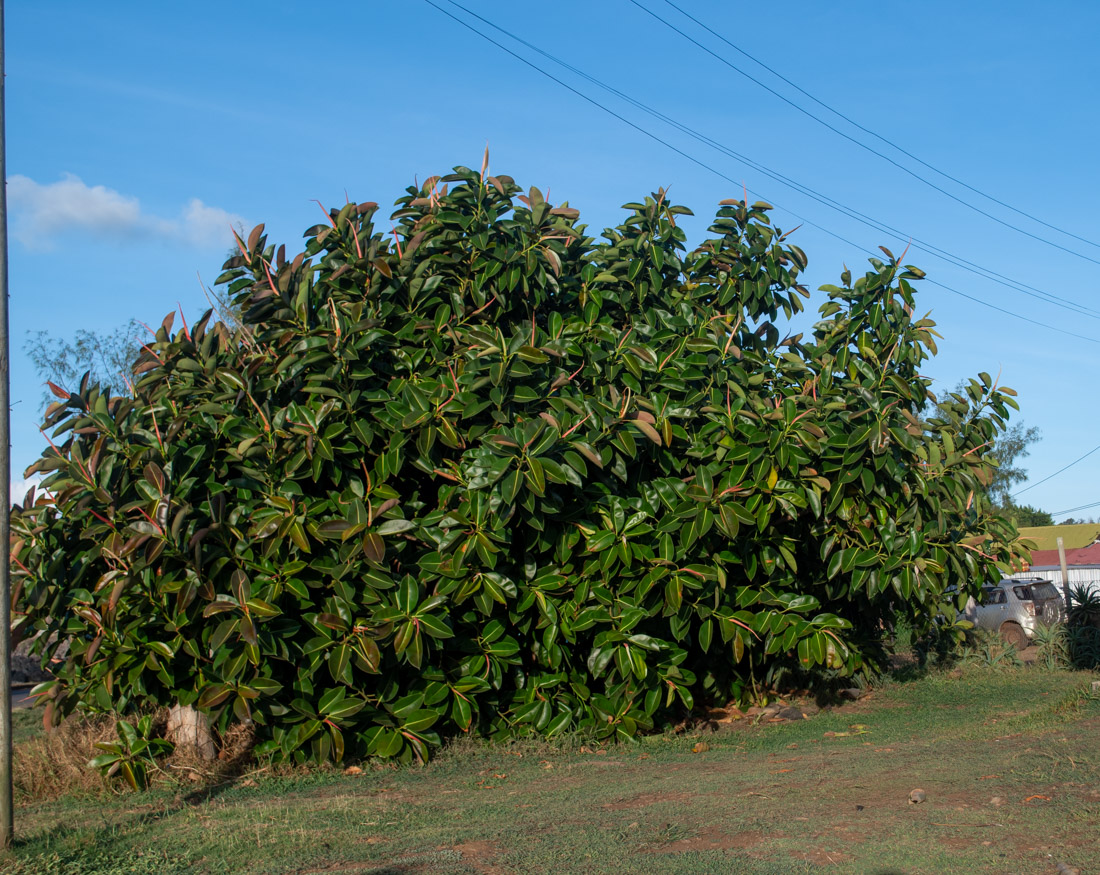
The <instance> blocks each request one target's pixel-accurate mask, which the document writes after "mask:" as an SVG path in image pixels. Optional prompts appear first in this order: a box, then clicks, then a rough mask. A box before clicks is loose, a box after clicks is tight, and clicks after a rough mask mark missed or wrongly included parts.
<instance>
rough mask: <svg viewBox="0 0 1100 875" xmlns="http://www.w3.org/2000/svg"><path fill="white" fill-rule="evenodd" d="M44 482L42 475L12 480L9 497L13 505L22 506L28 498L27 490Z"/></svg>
mask: <svg viewBox="0 0 1100 875" xmlns="http://www.w3.org/2000/svg"><path fill="white" fill-rule="evenodd" d="M41 482H42V475H41V474H31V476H30V477H23V478H20V479H16V478H12V481H11V490H10V493H9V497H10V499H11V501H10V503H11V504H22V503H23V499H24V498H26V497H27V490H28V489H30V488H31V487H32V486H37V485H38V484H39V483H41Z"/></svg>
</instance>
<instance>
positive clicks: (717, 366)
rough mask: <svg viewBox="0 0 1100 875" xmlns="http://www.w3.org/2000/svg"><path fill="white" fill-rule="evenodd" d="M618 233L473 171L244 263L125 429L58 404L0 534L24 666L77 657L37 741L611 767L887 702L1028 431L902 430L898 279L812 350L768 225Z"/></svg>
mask: <svg viewBox="0 0 1100 875" xmlns="http://www.w3.org/2000/svg"><path fill="white" fill-rule="evenodd" d="M625 209H626V211H627V215H626V218H625V220H624V222H623V223H622V224H620V225H619V226H618V227H616V228H609V229H606V230H605V231H604V232H603V235H602V239H597V238H594V237H592V236H590V235H589V233H588V229H587V227H586V226H585V225H583V224H581V223H580V222H579V215H578V213H577V211H576V210H575V209H572V208H571V207H569V206H568V205H567V204H561V205H554V204H551V203H549V202H548V201H547V200H546V198H545V197H544V195H543V194H542V193H541V192H540V191H539V190H538V189H536V188H531V189H529V190H528V191H526V192H522V191H521V189H520V187H519V186H518V185H516V183H515V182H514V181H513V180H512V179H511V178H510V177H507V176H492V175H489V174H488V173H487V171H486V170H485V169H484V168H483V170H482V171H481V172H480V173H479V172H475V171H473V170H470V169H468V168H462V167H460V168H456V169H455V171H454V173H453V174H451V175H449V176H447V177H445V178H444V179H438V178H432V179H430V180H428V181H426V182H425V183H424V185H422V186H416V187H411V188H410V189H409V190H408V191H407V192H406V194H405V196H404V197H402V198H401V199H400V201H399V204H398V209H397V212H396V213H395V214H394V215H393V220H394V221H395V222H396V226H395V227H392V228H391V225H390V223H389V222H388V221H386V222H383V223H381V226H380V227H379V226H376V224H375V218H376V214H377V212H378V205H377V204H375V203H370V202H368V203H360V204H347V205H346V206H344V207H342V208H340V209H338V210H332V211H331V212H329V213H327V215H326V217H325V221H324V222H323V223H322V224H319V225H317V226H315V227H313V228H311V229H309V231H308V232H307V235H306V236H307V241H306V246H305V251H304V252H302V253H299V254H298V255H297V256H291V257H289V258H288V257H287V255H286V251H285V248H284V247H276V246H274V245H273V244H269V243H268V241H267V237H266V236H265V234H264V228H263V226H259V227H257V228H255V229H254V230H253V231H252V233H251V234H249V235H248V237H247V239H240V240H239V254H237V255H236V256H234V257H233V258H231V259H230V260H229V261H228V262H227V263H226V265H225V272H224V273H223V275H222V276H221V277H220V278H219V283H220V284H224V285H226V286H227V294H228V295H229V296H230V297H231V298H232V301H233V303H234V305H235V306H238V307H239V308H240V309H241V310H242V311H243V320H244V326H243V327H241V328H240V329H238V330H233V329H231V328H229V327H227V326H226V325H224V324H221V323H217V322H214V321H212V319H211V316H210V314H207V315H206V316H204V317H203V318H202V319H200V320H198V322H197V323H196V324H193V325H186V324H185V325H183V326H182V327H181V328H180V329H179V330H173V319H172V318H168V319H166V320H165V321H164V323H163V324H162V325H161V327H160V328H159V330H158V331H157V332H156V337H155V338H152V339H150V340H149V342H148V343H147V345H146V346H145V347H144V349H143V351H142V353H141V355H140V357H139V359H138V360H137V362H136V363H135V367H134V369H133V370H134V373H135V375H136V382H135V384H134V392H133V394H132V396H129V397H117V396H109V395H108V394H107V393H105V392H104V391H103V390H102V389H101V387H99V386H97V385H95V384H93V383H92V381H91V380H89V379H84V380H81V381H80V382H79V384H78V385H77V386H74V387H71V388H70V389H65V388H62V387H55V394H57V396H58V400H57V401H56V403H55V404H53V405H52V406H51V407H50V408H49V409H48V410H47V413H46V423H45V427H46V431H47V433H48V434H49V435H50V440H51V441H53V445H52V446H51V447H50V448H49V449H47V450H46V451H45V452H44V454H43V457H42V459H41V460H40V461H39V462H38V463H37V464H36V465H35V466H33V470H35V471H40V472H42V473H44V474H46V475H47V478H46V480H45V482H44V486H45V487H46V488H47V489H48V490H49V491H50V494H49V495H39V496H37V497H34V496H32V500H31V501H30V502H28V506H26V507H23V508H21V509H20V510H19V511H18V512H17V513H16V514H15V515H14V517H13V522H12V529H13V548H12V552H13V556H14V559H13V569H12V574H13V580H14V590H15V592H14V597H15V605H16V610H17V612H18V619H17V622H16V632H17V633H18V634H26V635H30V634H37V635H38V638H37V639H36V647H37V648H38V650H39V652H40V653H41V654H42V656H43V658H44V659H48V658H49V657H50V656H51V655H53V654H54V653H55V652H56V648H57V647H59V646H61V645H62V644H67V645H69V650H68V652H67V655H66V656H65V658H64V661H63V663H62V664H61V665H60V667H59V668H58V670H57V680H56V681H54V682H52V683H51V684H50V685H48V686H47V687H46V688H45V691H46V692H47V694H48V698H49V704H48V705H47V707H48V708H49V709H50V711H49V716H50V718H51V719H55V720H56V719H60V718H61V716H62V715H63V714H65V713H68V712H69V711H71V710H73V709H74V708H76V707H78V706H79V707H82V708H84V709H92V710H94V709H98V710H103V711H109V710H114V711H117V712H119V713H127V712H128V711H129V710H130V709H134V708H147V707H154V706H170V705H174V704H177V703H178V704H181V705H193V706H194V707H196V708H197V709H199V710H200V711H202V712H204V713H206V714H207V715H209V718H210V721H211V724H212V727H213V729H214V730H215V731H217V732H222V733H223V732H224V731H225V730H226V729H227V727H228V726H229V724H230V723H234V722H240V723H249V724H250V725H253V726H254V727H255V729H256V736H257V739H258V741H259V745H258V749H257V752H258V753H259V754H260V755H263V754H265V753H269V754H272V755H274V756H277V757H281V758H286V759H291V760H296V761H300V760H304V759H306V758H310V757H312V758H314V759H317V760H326V759H335V760H340V759H342V758H344V757H345V756H346V755H350V756H356V757H362V756H377V757H392V758H396V759H399V760H403V761H409V760H412V759H420V760H423V759H425V758H426V757H427V756H428V755H429V752H430V750H431V748H433V747H435V746H437V745H438V744H439V743H440V740H441V737H442V736H454V735H461V734H466V733H476V734H483V735H488V736H491V737H494V738H511V737H521V736H525V735H533V734H537V735H543V736H560V735H563V734H566V733H572V732H582V733H591V734H593V735H595V736H597V737H598V738H601V739H613V738H630V737H633V736H635V735H636V734H638V733H640V732H648V731H650V730H652V729H654V728H655V727H660V726H663V725H668V724H669V723H670V722H672V721H674V720H676V719H678V716H679V715H680V714H681V713H682V712H683V711H684V710H685V709H687V710H690V709H691V708H692V707H693V706H694V705H695V703H696V702H698V703H699V704H705V703H707V702H711V701H721V702H725V701H728V700H729V699H730V698H739V699H742V698H746V697H748V696H749V695H751V691H752V690H753V689H754V688H756V689H761V690H771V689H774V688H775V687H776V686H777V685H778V684H779V683H780V682H781V680H782V679H783V678H785V677H787V678H789V677H798V678H799V679H802V678H805V677H810V678H811V680H812V678H813V677H814V676H816V677H819V678H820V677H823V676H825V675H826V674H828V673H832V674H836V673H841V674H844V675H846V676H853V675H859V674H860V673H862V672H864V671H868V670H870V671H875V670H877V669H878V668H879V667H881V666H882V665H883V663H884V658H885V655H886V648H885V645H884V641H883V633H882V630H883V629H885V628H887V627H888V626H889V624H891V623H893V622H895V621H896V620H897V619H898V618H905V619H906V620H907V621H908V622H910V623H912V624H913V625H914V626H915V627H917V628H920V629H925V628H926V627H927V626H928V625H929V624H930V623H931V621H932V619H931V618H933V617H936V616H938V615H940V614H941V613H945V612H946V613H947V614H948V616H951V617H953V616H954V614H955V611H956V608H957V607H959V606H960V605H961V602H960V601H959V599H963V600H965V597H966V595H967V594H969V593H972V592H973V591H975V590H976V589H977V588H978V587H979V586H980V585H981V583H982V582H983V581H986V580H996V579H999V577H1000V576H1001V574H1002V572H1003V570H1005V569H1007V568H1008V564H1009V563H1010V562H1011V561H1012V559H1013V558H1014V557H1015V556H1016V555H1017V554H1018V552H1019V547H1018V545H1017V544H1016V542H1015V537H1016V533H1015V530H1014V528H1013V527H1012V526H1011V524H1010V523H1009V522H1008V521H1007V520H1005V519H1004V518H1003V517H1001V516H999V515H998V514H997V513H995V512H994V511H993V510H992V509H991V508H990V506H989V503H988V500H987V499H986V497H985V493H984V489H985V487H986V486H988V484H989V482H990V481H991V478H992V476H993V471H994V464H993V462H992V461H990V459H989V458H988V455H989V449H990V447H991V446H992V445H993V444H994V443H995V441H996V439H997V436H998V434H1000V433H1001V432H1002V431H1003V429H1004V428H1005V426H1006V423H1007V419H1008V416H1009V413H1010V410H1011V409H1012V408H1015V406H1016V405H1015V402H1014V400H1013V399H1012V397H1011V396H1012V395H1013V394H1014V393H1013V392H1012V391H1011V390H1010V389H1007V388H1004V387H999V386H997V385H996V384H995V383H994V381H993V380H992V378H990V376H989V375H988V374H980V375H979V377H978V378H977V379H974V380H971V381H969V382H968V384H967V385H966V386H964V387H963V389H962V390H961V391H960V392H958V393H954V394H953V395H951V396H950V397H949V398H947V399H946V400H944V401H942V402H941V403H940V405H939V406H938V408H937V409H936V410H935V412H934V415H931V416H929V417H928V418H921V416H920V411H922V410H923V409H924V406H925V401H926V399H927V397H928V393H929V383H930V381H929V379H928V378H926V377H924V376H922V373H921V372H922V370H924V367H923V363H924V362H925V361H926V359H927V358H928V357H929V356H930V355H932V354H934V352H935V337H936V334H935V331H934V323H933V322H932V320H931V319H928V318H926V317H922V316H921V315H920V314H919V313H918V312H917V309H916V307H917V304H916V292H915V290H914V287H913V283H915V282H916V281H917V280H919V279H920V278H921V277H922V276H923V274H922V272H921V271H920V270H918V269H917V268H915V267H911V266H908V265H905V264H903V263H902V262H901V260H900V259H898V258H896V257H895V256H894V255H893V254H891V253H890V252H888V251H884V258H883V259H878V258H875V259H871V261H870V268H869V270H868V271H867V272H866V273H865V274H864V275H862V276H858V275H856V276H853V274H852V273H851V272H850V271H848V270H845V271H844V272H843V273H842V274H841V278H840V284H839V285H829V286H824V287H823V292H824V300H823V302H822V304H821V306H820V308H819V319H818V321H817V322H816V323H815V324H814V325H813V327H812V329H811V330H810V331H809V332H808V333H801V332H799V331H796V330H794V329H792V328H790V326H787V325H784V324H783V323H784V322H785V321H786V320H789V319H791V318H792V317H794V315H795V314H797V313H798V312H799V311H800V310H801V309H802V307H803V301H804V299H805V298H806V297H808V296H809V291H808V290H807V289H806V288H805V287H804V286H803V285H802V278H801V277H802V272H803V271H804V270H805V268H806V263H807V260H806V255H805V253H803V252H802V250H801V249H799V248H798V247H797V246H795V245H793V244H791V243H790V242H789V241H788V239H787V238H788V236H789V235H788V234H785V233H783V232H782V231H780V230H779V229H777V228H774V227H773V226H772V224H771V219H770V217H769V213H770V210H771V207H770V206H769V205H768V204H763V203H756V204H749V203H746V202H743V201H736V200H731V201H723V202H721V204H720V206H719V209H718V213H717V216H716V217H715V220H714V223H713V224H712V225H711V226H710V229H709V233H710V238H709V239H707V240H705V241H704V242H703V243H702V244H701V245H699V246H697V247H695V248H694V249H689V248H688V247H687V246H686V244H685V240H686V238H685V234H684V231H683V229H682V228H681V227H680V225H679V224H678V219H679V217H681V216H682V215H684V214H686V213H688V212H689V211H688V210H687V209H686V208H684V207H680V206H676V205H675V204H672V203H671V202H670V201H669V200H668V198H667V196H666V193H665V192H664V191H658V192H656V193H655V194H654V195H653V196H651V197H647V198H645V199H644V200H642V201H639V202H637V203H631V204H627V205H626V207H625ZM952 585H954V586H956V587H957V590H956V591H952V590H950V589H949V587H950V586H952Z"/></svg>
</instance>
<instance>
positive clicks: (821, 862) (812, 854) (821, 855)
mask: <svg viewBox="0 0 1100 875" xmlns="http://www.w3.org/2000/svg"><path fill="white" fill-rule="evenodd" d="M791 856H792V857H794V858H795V859H796V860H805V861H806V862H807V863H813V864H814V865H815V866H835V865H837V864H838V863H848V862H850V861H851V859H852V857H851V855H849V854H844V853H841V852H840V851H826V850H825V849H824V848H814V849H813V850H809V851H794V852H792V853H791Z"/></svg>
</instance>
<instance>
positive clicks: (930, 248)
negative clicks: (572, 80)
mask: <svg viewBox="0 0 1100 875" xmlns="http://www.w3.org/2000/svg"><path fill="white" fill-rule="evenodd" d="M446 2H447V3H449V4H450V5H451V6H454V7H455V8H456V9H460V10H462V11H463V12H465V13H466V14H467V15H469V16H470V17H472V18H476V19H477V20H478V21H481V22H482V23H483V24H486V25H488V26H489V27H491V28H493V29H494V30H496V31H497V32H498V33H501V34H503V35H504V36H506V37H508V38H509V39H512V40H514V41H515V42H518V43H520V44H521V45H523V46H526V47H527V48H529V49H531V50H532V51H534V52H536V53H538V54H540V55H542V56H543V57H544V58H546V59H548V60H550V61H552V62H553V63H555V64H557V65H558V66H559V67H562V68H564V69H566V70H568V71H569V72H571V73H573V74H575V75H577V76H580V77H581V78H582V79H585V80H587V81H589V82H591V83H592V84H594V85H596V86H598V87H599V88H602V89H603V90H604V91H607V92H608V93H610V94H614V95H615V96H616V97H618V98H620V99H622V100H625V101H626V102H628V103H630V104H631V105H633V106H635V107H637V108H638V109H640V110H642V111H643V112H645V113H647V114H648V115H650V116H652V117H654V118H656V119H659V120H660V121H663V122H664V123H665V124H668V125H670V126H671V127H674V128H676V129H677V130H679V131H680V132H681V133H684V134H687V135H688V136H689V137H692V138H693V139H695V140H698V141H699V142H701V143H704V144H706V145H708V146H710V147H711V148H713V149H715V150H717V151H719V152H722V153H723V154H725V155H727V156H729V157H731V158H733V159H735V160H737V161H739V162H741V163H742V164H745V165H747V166H748V167H751V168H752V169H754V170H756V171H757V172H759V173H763V174H764V175H765V176H767V177H769V178H771V179H773V180H775V181H776V182H778V183H779V184H780V185H783V186H785V187H787V188H790V189H793V190H794V191H797V192H798V193H799V194H802V195H804V196H806V197H809V198H810V199H811V200H815V201H817V202H818V203H821V204H823V205H824V206H827V207H829V208H830V209H832V210H835V211H837V212H839V213H841V214H842V215H844V216H847V217H848V218H851V219H855V220H856V221H857V222H860V223H861V224H863V225H866V226H867V227H869V228H872V229H874V230H876V231H879V232H881V233H887V234H893V235H895V236H896V237H897V238H898V239H899V240H901V241H903V242H904V241H906V240H908V241H910V242H912V243H915V244H916V248H917V249H921V250H923V251H925V252H927V253H928V254H929V255H932V256H933V257H935V258H939V259H941V260H942V261H946V262H947V263H948V264H950V265H952V266H954V267H958V268H961V269H962V270H965V271H968V272H970V273H973V274H975V275H976V276H980V277H982V278H983V279H988V280H990V281H991V282H994V283H997V284H998V285H1002V286H1005V287H1006V288H1009V289H1012V290H1013V291H1016V292H1019V293H1020V294H1023V295H1027V296H1028V297H1032V298H1036V299H1037V300H1040V301H1043V302H1044V303H1048V304H1053V305H1054V306H1056V307H1061V308H1063V309H1066V310H1069V311H1070V312H1073V313H1076V314H1078V315H1083V316H1088V317H1089V318H1092V319H1100V311H1098V310H1095V309H1092V308H1090V307H1086V306H1085V305H1083V304H1080V303H1078V302H1076V301H1072V300H1069V299H1067V298H1063V297H1060V296H1058V295H1055V294H1053V293H1052V292H1048V291H1045V290H1043V289H1040V288H1036V287H1035V286H1031V285H1028V284H1027V283H1024V282H1021V281H1019V280H1015V279H1012V278H1011V277H1008V276H1005V275H1004V274H1001V273H998V272H997V271H995V270H992V269H991V268H987V267H983V266H982V265H980V264H976V263H975V262H973V261H969V260H968V259H966V258H963V257H962V256H960V255H955V254H953V253H951V252H948V251H947V250H944V249H941V248H940V247H938V246H935V245H933V244H931V243H929V242H927V241H925V240H922V239H920V238H919V237H914V236H912V235H911V234H906V233H905V232H904V231H900V230H898V229H897V228H894V227H891V226H890V225H888V224H886V223H885V222H883V221H881V220H879V219H875V218H873V217H871V216H868V215H866V214H865V213H861V212H860V211H859V210H856V209H854V208H853V207H849V206H846V205H845V204H843V203H840V202H839V201H837V200H835V199H833V198H831V197H829V196H828V195H825V194H822V193H821V192H819V191H815V190H814V189H812V188H810V187H809V186H807V185H804V184H802V183H800V182H798V181H796V180H794V179H791V178H790V177H788V176H785V175H784V174H782V173H780V172H779V171H776V170H772V169H771V168H769V167H767V166H766V165H763V164H760V163H758V162H757V161H754V160H753V159H751V158H749V157H747V156H746V155H742V154H741V153H740V152H737V151H735V150H733V149H731V148H730V147H728V146H726V145H725V144H723V143H721V142H719V141H717V140H715V139H713V138H712V137H709V136H707V135H706V134H703V133H700V132H699V131H696V130H694V129H693V128H691V127H689V126H687V125H685V124H683V123H682V122H679V121H677V120H676V119H674V118H672V117H670V116H668V115H666V114H664V113H663V112H661V111H659V110H656V109H654V108H653V107H651V106H648V105H647V104H645V103H643V102H642V101H640V100H638V99H637V98H635V97H632V96H631V95H629V94H627V93H625V92H623V91H621V90H619V89H618V88H616V87H615V86H613V85H609V84H608V83H606V82H604V81H602V80H600V79H598V78H596V77H595V76H592V75H590V74H588V73H586V72H585V71H584V70H581V69H580V68H578V67H575V66H573V65H572V64H570V63H569V62H568V61H564V60H562V59H561V58H559V57H557V56H556V55H554V54H552V53H550V52H548V51H546V50H544V49H542V48H540V47H539V46H537V45H535V44H534V43H531V42H529V41H527V40H526V39H524V38H523V37H521V36H519V35H517V34H515V33H513V32H511V31H509V30H507V29H506V28H504V27H501V26H500V25H499V24H496V23H495V22H493V21H491V20H490V19H488V18H485V17H484V16H482V15H479V14H478V13H477V12H474V11H473V10H471V9H468V8H467V7H465V6H463V5H462V4H461V3H458V2H456V0H446ZM494 44H495V43H494ZM517 57H518V56H517ZM540 72H544V71H541V70H540ZM551 78H553V77H551ZM554 81H559V80H557V79H555V80H554ZM601 108H604V107H601ZM616 117H619V116H616ZM661 142H662V143H663V142H664V141H663V140H662V141H661ZM666 145H667V144H666ZM1032 293H1034V294H1032ZM994 309H999V308H994Z"/></svg>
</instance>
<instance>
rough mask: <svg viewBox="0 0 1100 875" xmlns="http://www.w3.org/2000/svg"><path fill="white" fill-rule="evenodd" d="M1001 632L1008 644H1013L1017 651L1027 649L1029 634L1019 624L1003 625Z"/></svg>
mask: <svg viewBox="0 0 1100 875" xmlns="http://www.w3.org/2000/svg"><path fill="white" fill-rule="evenodd" d="M1000 632H1001V638H1003V639H1004V641H1005V643H1006V644H1011V645H1012V646H1013V647H1015V648H1016V649H1017V650H1023V649H1024V648H1025V647H1027V634H1026V633H1025V632H1024V630H1023V627H1022V626H1021V625H1020V624H1019V623H1002V624H1001V629H1000Z"/></svg>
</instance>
